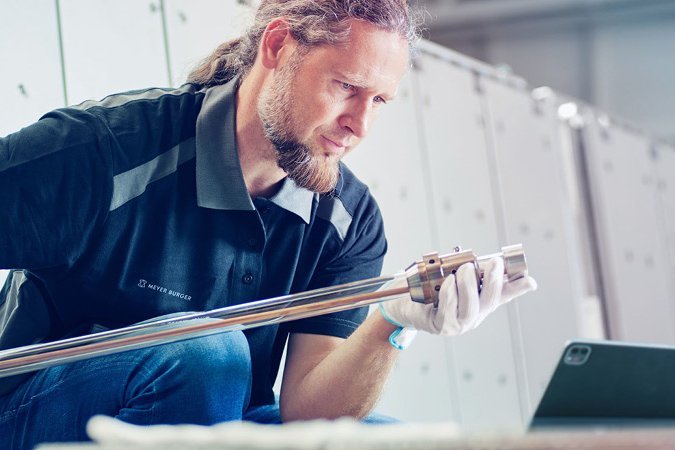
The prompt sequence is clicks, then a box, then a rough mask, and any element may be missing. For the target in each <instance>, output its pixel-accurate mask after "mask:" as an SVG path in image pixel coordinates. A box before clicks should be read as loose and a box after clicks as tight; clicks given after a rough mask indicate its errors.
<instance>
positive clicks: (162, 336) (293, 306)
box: [0, 245, 527, 378]
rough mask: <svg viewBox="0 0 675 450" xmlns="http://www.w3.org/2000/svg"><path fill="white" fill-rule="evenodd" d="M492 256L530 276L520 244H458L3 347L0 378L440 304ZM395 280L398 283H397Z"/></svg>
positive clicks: (510, 270) (510, 272) (511, 272)
mask: <svg viewBox="0 0 675 450" xmlns="http://www.w3.org/2000/svg"><path fill="white" fill-rule="evenodd" d="M494 256H500V257H502V258H503V259H504V273H505V275H507V276H508V278H509V279H515V278H518V277H521V276H525V275H526V274H527V263H526V261H525V254H524V252H523V249H522V246H521V245H514V246H508V247H503V248H502V253H500V254H495V255H488V256H486V257H478V256H476V255H475V253H473V252H472V251H471V250H464V251H462V250H461V249H460V248H459V247H457V248H456V249H455V252H454V253H450V254H447V255H443V256H439V255H438V254H437V253H434V254H429V255H425V257H424V258H423V259H422V260H421V261H418V262H416V263H414V264H413V265H411V266H410V267H409V268H408V269H407V270H406V272H401V273H399V274H396V275H392V276H384V277H377V278H370V279H367V280H362V281H356V282H353V283H347V284H342V285H338V286H332V287H327V288H322V289H315V290H312V291H307V292H301V293H298V294H291V295H285V296H282V297H276V298H272V299H267V300H260V301H257V302H251V303H244V304H240V305H234V306H228V307H225V308H220V309H214V310H211V311H206V312H198V313H185V314H181V315H178V316H172V317H168V318H167V317H165V318H160V319H156V320H152V321H147V322H142V323H140V324H136V325H132V326H129V327H125V328H120V329H117V330H110V331H104V332H101V333H95V334H90V335H86V336H79V337H75V338H70V339H63V340H60V341H54V342H49V343H44V344H35V345H29V346H25V347H19V348H14V349H9V350H3V351H0V378H2V377H7V376H12V375H18V374H22V373H27V372H32V371H35V370H40V369H46V368H48V367H52V366H57V365H61V364H65V363H69V362H75V361H80V360H83V359H88V358H94V357H97V356H104V355H111V354H114V353H119V352H124V351H128V350H135V349H140V348H146V347H152V346H156V345H161V344H167V343H171V342H176V341H180V340H185V339H192V338H196V337H201V336H207V335H210V334H215V333H222V332H226V331H236V330H246V329H249V328H254V327H260V326H265V325H272V324H277V323H281V322H288V321H291V320H298V319H303V318H306V317H312V316H318V315H322V314H329V313H333V312H338V311H344V310H347V309H353V308H358V307H361V306H367V305H370V304H373V303H378V302H382V301H388V300H393V299H395V298H400V297H401V296H404V295H405V296H407V297H408V298H409V299H411V300H414V301H418V302H423V303H434V302H435V303H437V301H438V300H437V297H438V290H439V289H440V284H441V283H442V281H443V279H444V278H445V277H447V276H448V274H450V273H454V271H455V270H456V269H457V268H459V266H460V265H462V264H465V263H467V262H471V263H473V264H474V266H475V267H476V276H477V277H478V278H479V279H480V278H481V276H482V274H481V269H480V268H479V267H478V262H479V261H482V260H485V259H487V258H491V257H494ZM396 281H398V282H399V283H394V282H396ZM392 286H400V287H392Z"/></svg>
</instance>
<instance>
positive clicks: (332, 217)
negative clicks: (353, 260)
mask: <svg viewBox="0 0 675 450" xmlns="http://www.w3.org/2000/svg"><path fill="white" fill-rule="evenodd" d="M316 216H317V217H320V218H322V219H324V220H327V221H329V222H330V223H331V224H332V225H333V226H334V227H335V229H336V230H337V232H338V235H339V236H340V239H342V240H343V241H344V240H345V236H347V230H349V227H350V225H351V224H352V216H351V214H349V212H347V209H346V208H345V205H344V204H343V203H342V200H340V199H339V198H337V197H324V198H322V199H321V200H320V201H319V206H318V207H317V210H316Z"/></svg>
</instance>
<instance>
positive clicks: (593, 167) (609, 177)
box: [584, 111, 675, 344]
mask: <svg viewBox="0 0 675 450" xmlns="http://www.w3.org/2000/svg"><path fill="white" fill-rule="evenodd" d="M585 122H586V126H585V129H584V144H585V150H586V152H585V155H586V160H587V164H588V170H589V174H590V176H589V181H590V188H591V189H590V190H591V194H592V197H593V207H594V211H595V219H596V228H597V234H598V237H599V242H598V243H599V247H600V252H601V258H602V261H601V262H602V271H603V277H604V279H605V284H606V296H607V298H606V302H607V311H608V324H609V334H610V337H611V338H613V339H621V340H628V341H638V342H653V343H662V344H673V343H675V323H674V317H675V316H674V314H673V313H674V311H673V307H674V304H673V298H672V291H670V289H669V285H668V283H669V280H670V278H671V272H670V271H669V270H668V267H667V259H666V258H667V255H666V254H665V251H666V249H665V245H664V242H666V238H665V235H664V233H663V228H662V227H661V226H660V225H659V223H658V220H657V217H658V216H659V207H660V206H659V203H658V193H657V176H656V165H655V161H654V159H653V158H654V155H653V152H652V144H651V142H650V140H649V138H648V137H647V136H646V135H644V134H641V133H639V132H636V131H633V130H630V129H628V128H625V127H622V126H618V125H612V124H611V123H610V122H609V120H608V119H607V118H606V116H603V115H600V114H593V113H592V112H590V111H589V112H588V117H586V121H585Z"/></svg>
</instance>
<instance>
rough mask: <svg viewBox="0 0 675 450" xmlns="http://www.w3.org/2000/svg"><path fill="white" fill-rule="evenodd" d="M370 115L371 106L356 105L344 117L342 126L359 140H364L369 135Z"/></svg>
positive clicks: (360, 103)
mask: <svg viewBox="0 0 675 450" xmlns="http://www.w3.org/2000/svg"><path fill="white" fill-rule="evenodd" d="M370 114H371V107H370V105H367V104H364V103H363V102H359V104H358V105H354V106H353V107H352V109H351V110H350V111H348V112H347V113H346V114H344V115H342V117H341V118H340V122H341V123H340V125H341V126H342V127H343V128H346V129H347V130H349V131H350V132H351V133H352V134H353V135H354V136H356V137H357V138H359V139H362V138H364V137H365V136H366V135H367V134H368V129H369V126H370Z"/></svg>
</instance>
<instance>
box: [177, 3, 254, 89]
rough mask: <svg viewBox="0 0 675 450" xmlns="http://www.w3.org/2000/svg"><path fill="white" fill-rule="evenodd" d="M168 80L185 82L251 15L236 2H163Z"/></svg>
mask: <svg viewBox="0 0 675 450" xmlns="http://www.w3.org/2000/svg"><path fill="white" fill-rule="evenodd" d="M164 8H165V10H166V25H167V41H168V46H169V57H170V61H171V78H172V83H173V85H175V86H179V85H181V84H183V83H184V82H185V79H186V77H187V75H188V74H189V72H190V70H191V69H193V68H194V67H195V65H196V64H197V63H199V61H201V60H202V59H203V58H205V57H207V56H208V55H209V54H210V53H211V52H212V51H213V50H215V49H216V47H218V46H219V45H220V44H222V43H223V42H226V41H229V40H230V39H232V38H235V37H237V36H240V35H241V34H242V32H243V31H244V27H245V25H246V22H247V19H248V18H249V16H250V15H251V14H252V13H253V10H252V8H251V7H250V6H246V5H243V4H242V2H241V1H238V0H198V1H194V0H192V1H190V0H165V1H164Z"/></svg>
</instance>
